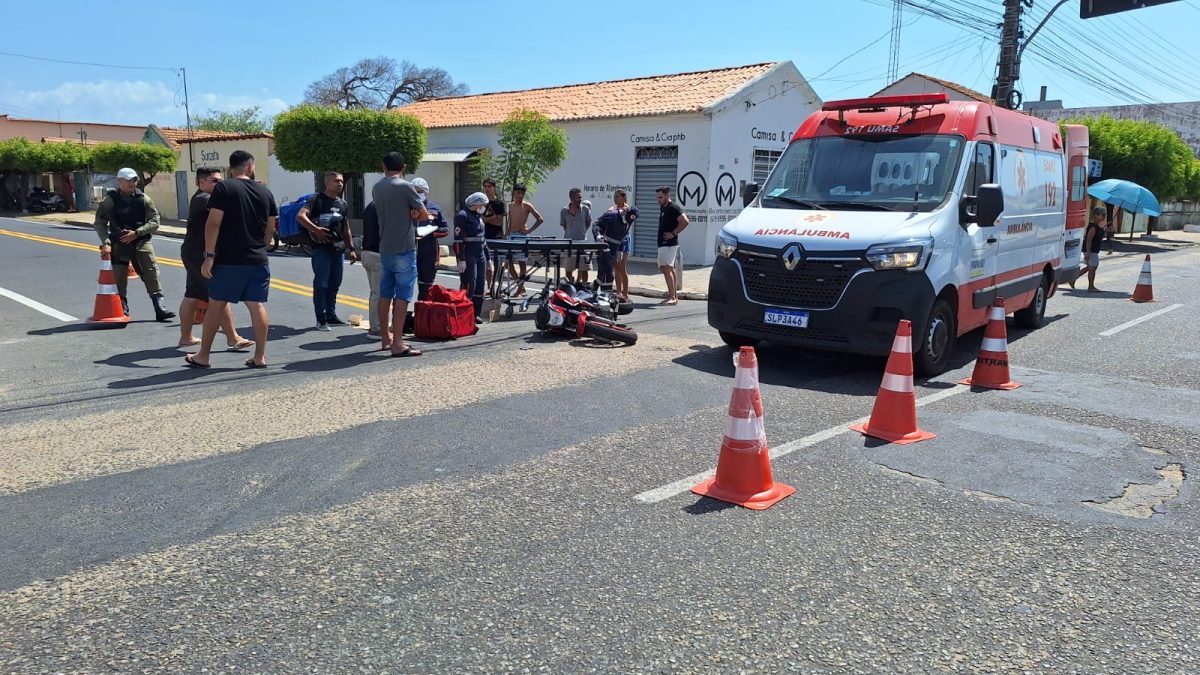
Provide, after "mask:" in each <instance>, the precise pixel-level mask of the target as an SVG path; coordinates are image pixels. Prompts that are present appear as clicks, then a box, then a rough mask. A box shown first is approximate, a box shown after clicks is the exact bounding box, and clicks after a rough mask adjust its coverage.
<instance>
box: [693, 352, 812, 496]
mask: <svg viewBox="0 0 1200 675" xmlns="http://www.w3.org/2000/svg"><path fill="white" fill-rule="evenodd" d="M795 491H796V488H794V487H792V486H790V485H784V484H783V483H776V482H774V480H773V479H772V477H771V455H770V452H769V451H768V450H767V434H766V430H765V429H764V427H763V410H762V396H761V394H760V393H759V391H758V359H757V357H755V355H754V348H753V347H742V349H741V351H740V352H738V359H737V374H736V375H735V376H734V383H733V396H732V397H731V398H730V399H729V418H728V419H727V420H726V421H725V438H724V439H723V440H722V441H721V456H720V458H719V459H718V460H717V474H716V476H714V477H713V478H710V479H708V480H706V481H704V482H702V483H700V484H699V485H696V486H695V487H693V488H692V492H695V493H696V494H698V495H703V496H705V497H711V498H713V499H719V500H721V501H723V502H729V503H730V504H737V505H738V506H744V507H746V508H748V509H755V510H756V511H761V510H763V509H766V508H769V507H770V506H771V505H773V504H774V503H775V502H777V501H779V500H781V499H783V498H784V497H787V496H788V495H790V494H792V493H793V492H795Z"/></svg>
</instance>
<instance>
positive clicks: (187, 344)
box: [175, 338, 200, 348]
mask: <svg viewBox="0 0 1200 675" xmlns="http://www.w3.org/2000/svg"><path fill="white" fill-rule="evenodd" d="M198 344H200V340H198V339H196V338H192V341H191V342H184V341H183V340H180V341H179V344H177V345H175V346H176V347H181V348H182V347H195V346H196V345H198Z"/></svg>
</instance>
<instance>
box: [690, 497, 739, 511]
mask: <svg viewBox="0 0 1200 675" xmlns="http://www.w3.org/2000/svg"><path fill="white" fill-rule="evenodd" d="M734 508H737V505H736V504H730V503H728V502H723V501H721V500H719V499H712V498H709V497H701V498H700V499H697V500H696V501H695V502H693V503H691V504H688V505H687V506H685V507H683V509H682V510H683V512H684V513H686V514H688V515H692V516H703V515H706V514H709V513H719V512H721V511H728V510H729V509H734Z"/></svg>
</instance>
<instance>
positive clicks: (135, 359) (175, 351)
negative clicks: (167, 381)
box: [95, 347, 184, 368]
mask: <svg viewBox="0 0 1200 675" xmlns="http://www.w3.org/2000/svg"><path fill="white" fill-rule="evenodd" d="M183 354H184V352H183V351H181V350H180V349H179V348H178V347H160V348H158V349H144V350H142V351H139V352H127V353H125V354H113V355H112V356H110V357H108V358H107V359H102V360H100V361H96V362H95V363H98V364H100V365H104V366H117V367H119V368H154V367H155V366H149V365H141V362H142V361H155V360H158V361H161V360H163V359H171V358H180V359H182V358H183Z"/></svg>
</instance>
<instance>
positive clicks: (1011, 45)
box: [992, 0, 1033, 110]
mask: <svg viewBox="0 0 1200 675" xmlns="http://www.w3.org/2000/svg"><path fill="white" fill-rule="evenodd" d="M1032 6H1033V2H1032V0H1004V23H1002V24H1001V25H1000V59H999V61H998V62H997V63H996V84H995V86H993V87H992V98H993V99H994V100H995V101H996V104H997V105H1002V106H1004V107H1006V108H1008V109H1010V110H1016V109H1017V108H1020V107H1021V92H1019V91H1017V80H1019V79H1021V38H1023V37H1024V33H1023V32H1022V31H1021V12H1022V11H1023V10H1024V9H1025V8H1026V7H1032Z"/></svg>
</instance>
